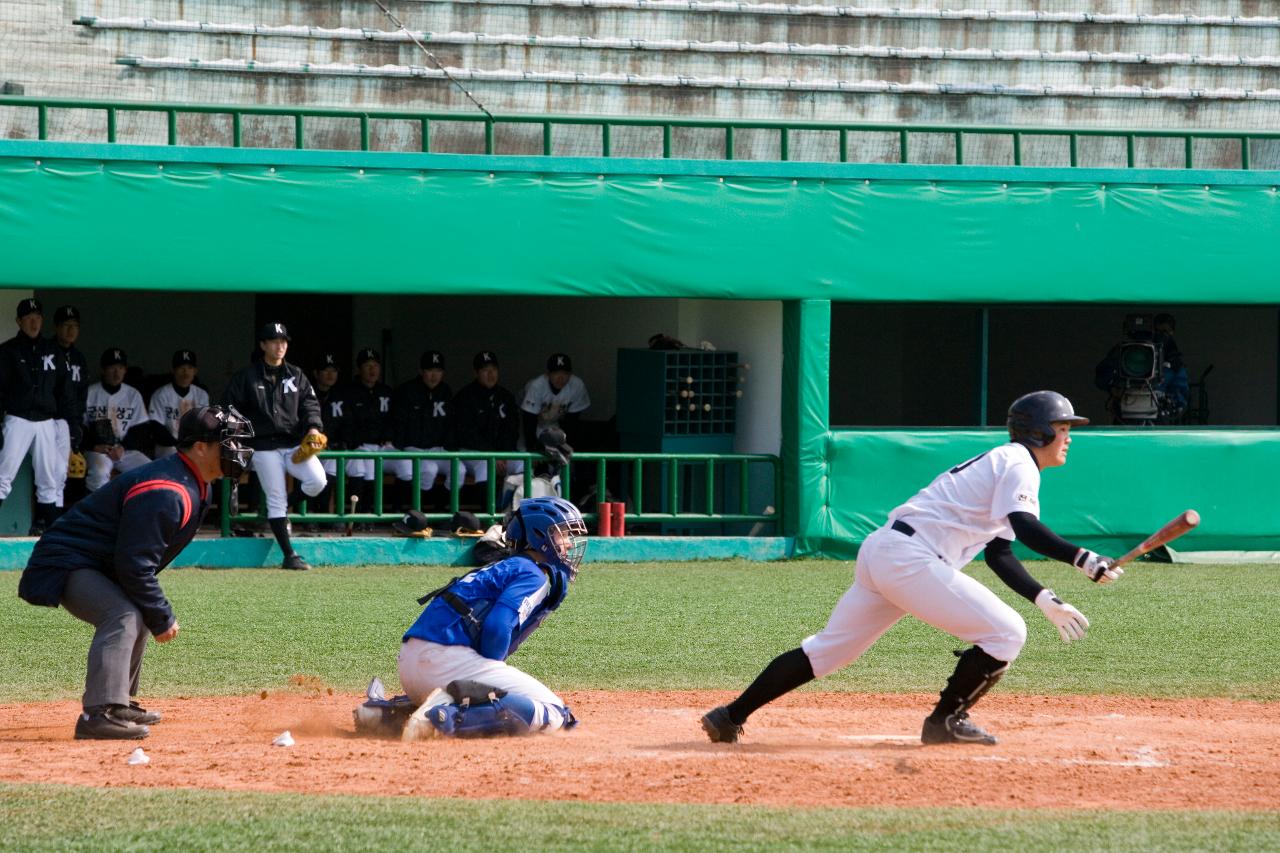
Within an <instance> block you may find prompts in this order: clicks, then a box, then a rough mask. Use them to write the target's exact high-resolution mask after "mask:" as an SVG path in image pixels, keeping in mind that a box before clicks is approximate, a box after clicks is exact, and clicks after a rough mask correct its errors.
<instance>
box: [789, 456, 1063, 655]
mask: <svg viewBox="0 0 1280 853" xmlns="http://www.w3.org/2000/svg"><path fill="white" fill-rule="evenodd" d="M1039 494H1040V470H1039V468H1038V467H1037V466H1036V463H1035V460H1034V459H1033V458H1032V456H1031V452H1030V451H1029V450H1028V449H1027V448H1026V447H1024V446H1022V445H1020V444H1013V443H1010V444H1006V445H1003V446H1001V447H997V448H995V449H993V450H990V451H988V452H986V453H983V454H981V455H979V456H976V457H974V458H973V459H970V460H968V461H967V462H962V463H960V464H959V465H957V466H955V467H954V468H951V469H949V470H947V471H945V472H944V473H942V474H940V475H938V477H936V478H935V479H934V481H933V482H932V483H930V484H929V485H928V486H926V487H925V488H923V489H921V490H920V491H919V492H918V493H916V495H915V496H914V497H912V498H911V499H910V500H908V501H907V502H906V503H904V504H902V505H901V506H899V507H898V508H896V509H894V510H893V512H891V513H889V523H888V524H886V526H884V527H882V528H880V529H879V530H876V531H875V532H873V533H872V534H871V535H870V536H868V537H867V540H866V541H865V542H864V543H863V545H862V548H861V549H860V550H859V552H858V562H857V566H856V568H855V572H854V584H853V586H852V587H850V588H849V590H848V591H847V592H846V593H845V594H844V596H843V597H842V598H841V599H840V601H839V603H837V604H836V607H835V610H834V611H833V612H832V614H831V618H830V620H829V621H828V622H827V626H826V627H825V628H824V629H823V630H822V631H821V632H819V633H817V634H815V635H813V636H812V637H809V638H807V639H806V640H805V641H804V642H803V643H802V644H801V647H802V648H803V649H804V651H805V654H806V655H808V657H809V662H810V664H811V665H812V666H813V674H814V675H815V676H817V677H818V678H821V677H823V676H825V675H828V674H830V673H832V672H835V671H836V670H837V669H840V668H841V667H844V666H846V665H848V664H849V663H852V662H853V661H854V660H856V659H857V658H858V657H859V656H861V655H862V653H863V652H865V651H866V650H867V649H868V648H869V647H870V646H871V644H872V643H874V642H875V641H876V640H877V639H879V637H880V636H881V635H882V634H884V632H885V631H887V630H889V628H891V627H892V626H893V624H894V623H895V622H897V621H898V620H899V619H901V618H902V617H903V616H904V615H905V614H908V613H910V614H911V615H913V616H915V617H916V618H918V619H920V620H922V621H924V622H927V623H929V624H930V625H932V626H934V627H935V628H938V629H939V630H942V631H946V632H947V633H948V634H951V635H953V636H955V637H957V638H959V639H961V640H964V641H965V642H969V643H973V644H974V645H976V646H978V647H979V648H981V649H982V650H983V651H985V652H986V653H987V654H989V655H991V656H992V657H993V658H995V659H997V660H1002V661H1006V662H1008V661H1012V660H1013V659H1014V658H1016V657H1017V656H1018V653H1019V652H1020V651H1021V650H1022V646H1023V644H1024V643H1025V642H1026V639H1027V627H1026V624H1025V623H1024V622H1023V621H1022V617H1021V616H1019V615H1018V613H1017V612H1016V611H1015V610H1014V609H1013V608H1011V607H1010V606H1009V605H1007V604H1005V603H1004V602H1003V601H1001V600H1000V599H999V598H998V597H997V596H996V594H995V593H993V592H992V591H991V590H989V589H988V588H987V587H986V586H984V585H983V584H981V583H979V582H978V581H977V580H974V579H973V578H971V577H969V576H968V575H966V574H964V573H963V572H961V569H962V568H964V566H965V565H966V564H967V563H968V562H969V561H970V560H972V559H973V558H974V557H976V556H977V555H978V554H979V553H980V552H981V551H982V550H983V548H985V547H986V545H987V543H988V542H990V541H991V540H992V539H995V538H996V537H1000V538H1001V539H1007V540H1010V541H1012V540H1013V539H1014V534H1013V529H1012V527H1011V526H1010V525H1009V518H1008V516H1009V513H1011V512H1026V513H1030V514H1032V515H1034V516H1035V517H1037V518H1039V516H1040V498H1039ZM895 522H897V526H896V527H895ZM904 528H905V529H904ZM907 531H914V532H912V533H908V532H907Z"/></svg>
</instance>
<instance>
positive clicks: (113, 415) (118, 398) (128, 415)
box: [84, 382, 150, 439]
mask: <svg viewBox="0 0 1280 853" xmlns="http://www.w3.org/2000/svg"><path fill="white" fill-rule="evenodd" d="M102 419H106V420H108V421H110V422H111V429H112V431H113V432H115V435H116V438H117V439H123V438H124V434H125V433H126V432H128V431H129V430H130V428H132V427H134V426H137V425H138V424H140V423H142V422H143V421H146V420H149V419H150V415H148V414H147V409H146V406H144V405H142V395H141V394H139V393H138V389H136V388H134V387H133V386H132V385H126V384H124V383H121V384H120V387H119V388H117V389H116V393H114V394H108V393H107V389H105V388H103V387H102V383H101V382H95V383H93V384H92V385H90V386H89V398H88V401H87V402H86V403H85V409H84V422H85V425H86V426H88V425H89V424H92V423H93V422H94V421H96V420H102Z"/></svg>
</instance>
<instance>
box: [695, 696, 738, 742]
mask: <svg viewBox="0 0 1280 853" xmlns="http://www.w3.org/2000/svg"><path fill="white" fill-rule="evenodd" d="M702 730H703V731H704V732H706V733H707V737H709V738H711V742H712V743H737V742H738V738H739V737H740V736H741V735H742V726H740V725H738V724H737V723H735V722H734V721H733V720H731V719H729V709H728V708H726V707H725V706H724V705H721V706H719V707H718V708H712V709H711V710H710V711H708V712H707V713H706V714H704V715H703V717H702Z"/></svg>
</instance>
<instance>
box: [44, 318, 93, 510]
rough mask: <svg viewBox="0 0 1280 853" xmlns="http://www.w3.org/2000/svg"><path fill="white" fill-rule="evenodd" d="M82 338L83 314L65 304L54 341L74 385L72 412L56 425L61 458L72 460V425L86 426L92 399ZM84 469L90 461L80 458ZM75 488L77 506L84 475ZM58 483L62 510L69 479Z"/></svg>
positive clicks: (55, 323) (76, 449)
mask: <svg viewBox="0 0 1280 853" xmlns="http://www.w3.org/2000/svg"><path fill="white" fill-rule="evenodd" d="M79 339H80V311H79V309H77V308H76V307H75V306H74V305H63V306H61V307H59V308H58V310H56V311H54V312H53V342H54V343H55V344H57V345H58V349H59V350H60V351H61V352H62V358H63V361H64V362H65V363H66V369H67V380H66V381H67V382H68V384H70V386H71V400H72V403H73V406H72V409H71V410H70V411H69V412H68V413H67V418H66V420H58V421H56V422H55V426H56V427H57V430H58V459H59V460H64V459H65V460H70V458H71V456H72V455H73V454H77V455H78V454H79V453H80V447H79V445H80V441H79V438H78V436H79V434H80V430H76V435H77V439H76V441H75V442H72V440H71V424H83V423H84V410H85V405H86V400H87V398H88V396H89V362H88V360H87V359H85V357H84V353H83V352H81V351H80V348H79V347H77V346H76V341H78V340H79ZM80 462H81V463H82V465H81V468H82V470H83V469H84V468H85V467H87V464H88V463H87V462H86V461H85V460H84V459H83V457H81V459H80ZM74 479H75V485H74V486H73V493H72V495H71V501H72V502H73V503H74V502H75V501H76V500H78V499H79V498H80V497H82V496H83V494H84V491H85V487H84V475H83V474H81V475H80V476H79V477H76V478H74ZM58 481H59V482H60V483H61V484H62V485H61V486H60V487H59V489H58V499H57V501H56V503H57V505H58V506H59V507H62V506H64V505H65V504H66V488H67V486H68V485H69V484H68V483H67V476H66V473H65V470H64V472H63V474H62V476H60V477H58Z"/></svg>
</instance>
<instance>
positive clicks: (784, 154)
mask: <svg viewBox="0 0 1280 853" xmlns="http://www.w3.org/2000/svg"><path fill="white" fill-rule="evenodd" d="M778 152H779V154H780V155H781V158H782V161H783V162H786V161H787V160H790V159H791V135H790V134H789V133H787V129H786V128H785V127H780V128H778Z"/></svg>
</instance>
